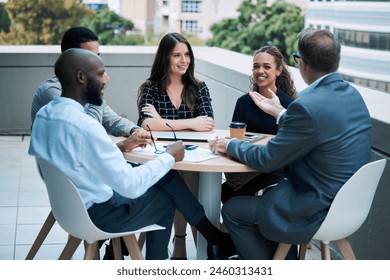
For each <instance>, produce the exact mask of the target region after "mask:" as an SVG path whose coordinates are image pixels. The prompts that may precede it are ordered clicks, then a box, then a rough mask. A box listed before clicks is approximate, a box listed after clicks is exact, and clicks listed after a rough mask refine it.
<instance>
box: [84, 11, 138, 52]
mask: <svg viewBox="0 0 390 280" xmlns="http://www.w3.org/2000/svg"><path fill="white" fill-rule="evenodd" d="M81 25H82V26H85V27H88V28H89V29H91V30H93V31H94V32H95V33H96V34H98V36H99V43H100V44H101V45H142V44H143V43H144V36H143V35H139V34H133V35H131V34H130V35H129V33H131V31H132V29H133V27H134V24H133V22H132V21H130V20H127V19H125V18H123V17H121V16H120V15H118V14H116V13H115V12H113V11H110V9H109V8H108V7H107V6H106V7H104V8H102V9H101V10H99V11H97V12H96V14H95V16H94V17H93V19H92V20H91V19H90V18H89V17H85V18H83V19H82V21H81Z"/></svg>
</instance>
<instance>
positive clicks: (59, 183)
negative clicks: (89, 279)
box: [37, 158, 164, 243]
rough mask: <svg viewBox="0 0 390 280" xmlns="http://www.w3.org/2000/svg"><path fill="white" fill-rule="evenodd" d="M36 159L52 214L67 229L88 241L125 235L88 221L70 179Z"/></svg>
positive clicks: (155, 228) (141, 230)
mask: <svg viewBox="0 0 390 280" xmlns="http://www.w3.org/2000/svg"><path fill="white" fill-rule="evenodd" d="M37 162H38V165H39V168H40V171H41V172H42V175H43V177H44V178H45V180H44V181H45V184H46V188H47V192H48V195H49V200H50V206H51V208H52V212H53V215H54V217H55V219H56V220H57V222H58V224H59V225H60V226H61V227H62V228H63V229H64V230H65V231H66V232H68V233H69V234H70V235H72V236H74V237H77V238H79V239H84V240H85V241H87V242H88V243H93V242H95V241H97V240H104V239H107V238H115V237H120V236H123V235H124V233H107V232H104V231H102V230H100V229H99V228H97V227H96V226H95V225H94V224H93V222H92V221H91V219H90V217H89V215H88V212H87V209H86V208H85V205H84V202H83V200H82V198H81V196H80V193H79V191H78V190H77V188H76V186H75V185H74V184H73V182H72V181H70V180H69V179H68V177H67V176H65V175H64V174H63V173H62V172H61V171H60V170H59V169H57V168H56V167H54V166H53V165H52V164H50V163H48V162H47V161H45V160H43V159H39V158H37ZM159 229H164V227H161V226H158V225H151V226H147V227H144V228H142V229H138V230H137V231H134V232H126V235H128V234H133V233H138V232H144V231H150V230H159Z"/></svg>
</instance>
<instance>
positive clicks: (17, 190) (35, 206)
mask: <svg viewBox="0 0 390 280" xmlns="http://www.w3.org/2000/svg"><path fill="white" fill-rule="evenodd" d="M29 141H30V138H29V137H28V136H24V137H22V136H0V232H1V234H0V260H23V259H25V257H26V255H27V252H28V251H29V249H30V247H31V244H32V243H33V242H34V240H35V238H36V236H37V234H38V232H39V230H40V228H41V227H42V224H43V222H44V221H45V219H46V217H47V215H48V213H49V212H50V205H49V201H48V197H47V194H46V189H45V185H44V183H43V181H42V180H41V178H40V177H39V174H38V172H37V169H36V165H35V160H34V158H33V157H31V156H29V155H28V153H27V151H28V146H29ZM66 240H67V234H66V233H65V232H64V231H63V230H62V229H61V227H60V226H59V225H58V224H55V225H54V227H53V229H52V230H51V231H50V233H49V235H48V237H47V239H46V240H45V242H44V244H43V245H42V247H41V249H40V251H39V252H38V254H37V256H36V257H35V259H43V260H54V259H57V258H58V256H59V255H60V253H61V251H62V249H63V247H64V245H65V242H66ZM103 247H104V246H103ZM170 247H172V244H170ZM169 249H170V250H171V249H172V248H169ZM102 250H103V249H102ZM187 253H188V258H189V259H195V256H196V250H195V245H194V242H193V239H192V234H191V233H190V230H188V232H187ZM102 254H104V253H103V252H102ZM82 257H83V246H79V248H78V250H77V251H76V253H75V255H74V256H73V259H82ZM306 258H307V259H319V258H320V255H319V251H318V249H317V248H316V247H315V246H313V249H311V250H308V252H307V255H306Z"/></svg>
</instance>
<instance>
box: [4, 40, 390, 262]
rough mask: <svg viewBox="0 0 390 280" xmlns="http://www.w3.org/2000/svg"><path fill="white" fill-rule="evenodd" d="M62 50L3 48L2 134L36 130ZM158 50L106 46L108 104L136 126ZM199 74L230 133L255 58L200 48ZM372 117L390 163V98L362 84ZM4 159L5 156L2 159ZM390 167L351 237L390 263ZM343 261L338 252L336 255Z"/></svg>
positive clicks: (364, 255) (362, 252)
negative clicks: (142, 89)
mask: <svg viewBox="0 0 390 280" xmlns="http://www.w3.org/2000/svg"><path fill="white" fill-rule="evenodd" d="M59 49H60V48H59V46H0V135H21V134H29V132H30V123H31V122H30V107H31V101H32V97H33V95H34V92H35V89H36V87H37V86H38V85H39V83H40V82H41V81H43V80H45V79H46V78H48V77H49V76H51V75H53V65H54V62H55V60H56V59H57V57H58V55H59ZM155 50H156V47H135V46H134V47H123V46H122V47H121V46H102V47H101V50H100V51H101V53H102V55H101V56H102V58H103V60H104V62H105V65H106V71H107V73H108V74H109V76H110V77H111V82H110V84H109V86H108V88H107V90H106V91H105V99H107V102H108V104H110V106H111V107H112V108H113V109H114V110H115V111H116V112H117V113H118V114H120V115H126V116H127V117H128V118H129V119H131V120H132V121H134V122H136V121H137V118H138V112H137V107H136V94H137V89H138V86H139V85H140V84H141V82H142V81H143V80H144V79H146V78H147V77H148V76H149V73H150V66H151V63H152V61H153V57H154V52H155ZM194 52H195V57H196V67H195V69H196V75H197V76H198V78H199V79H201V80H204V81H205V82H206V84H207V85H208V87H209V89H210V94H211V97H212V104H213V108H214V113H215V120H216V128H217V129H225V128H227V127H228V124H229V122H230V119H231V115H232V112H233V109H234V106H235V101H236V99H237V98H238V97H239V96H241V95H242V94H244V93H246V92H248V90H249V75H250V74H251V65H252V57H251V56H248V55H243V54H239V53H235V52H231V51H227V50H223V49H219V48H209V47H195V48H194ZM291 73H292V75H293V77H294V81H295V84H296V87H297V89H298V90H302V89H303V88H304V87H306V85H305V83H304V82H303V81H302V79H301V77H300V75H299V71H298V69H296V68H291ZM356 87H357V88H358V89H359V91H360V92H361V94H362V96H363V98H364V100H365V102H366V104H367V106H368V108H369V111H370V114H371V117H372V123H373V143H372V158H373V160H376V159H380V158H386V159H389V155H390V145H389V144H388V141H389V139H390V110H389V109H388V108H389V105H390V94H386V93H382V92H379V91H375V90H371V89H367V88H363V87H359V86H356ZM0 156H1V155H0ZM389 202H390V164H387V166H386V169H385V174H384V176H383V177H382V180H381V182H380V185H379V188H378V191H377V193H376V195H375V198H374V203H373V206H372V209H371V212H370V214H369V217H368V218H367V221H366V222H365V223H364V225H363V226H362V228H361V229H359V230H358V231H357V232H356V233H355V234H354V235H353V236H351V238H350V239H351V243H352V246H353V247H354V249H355V253H356V255H357V257H358V259H390V250H385V248H390V240H389V239H388V238H387V236H389V235H390V203H389ZM334 257H335V258H338V251H337V250H335V251H334Z"/></svg>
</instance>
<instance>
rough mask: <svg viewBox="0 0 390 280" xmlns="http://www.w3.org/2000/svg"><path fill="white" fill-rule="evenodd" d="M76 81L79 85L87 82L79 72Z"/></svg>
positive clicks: (85, 77)
mask: <svg viewBox="0 0 390 280" xmlns="http://www.w3.org/2000/svg"><path fill="white" fill-rule="evenodd" d="M76 79H77V82H78V83H80V84H84V83H86V82H87V76H86V75H85V74H84V72H83V71H81V70H79V71H77V76H76Z"/></svg>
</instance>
